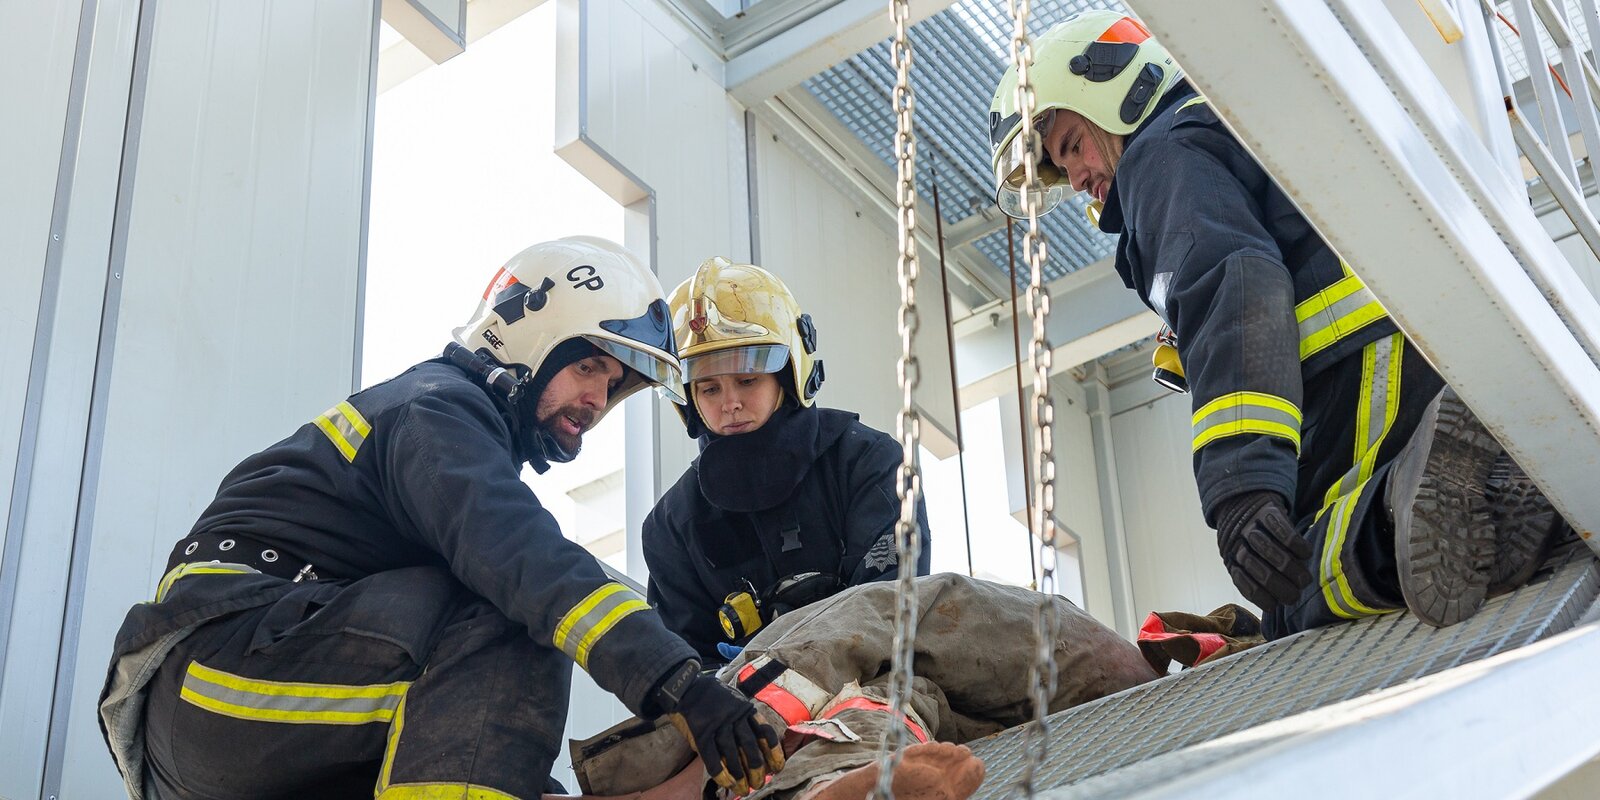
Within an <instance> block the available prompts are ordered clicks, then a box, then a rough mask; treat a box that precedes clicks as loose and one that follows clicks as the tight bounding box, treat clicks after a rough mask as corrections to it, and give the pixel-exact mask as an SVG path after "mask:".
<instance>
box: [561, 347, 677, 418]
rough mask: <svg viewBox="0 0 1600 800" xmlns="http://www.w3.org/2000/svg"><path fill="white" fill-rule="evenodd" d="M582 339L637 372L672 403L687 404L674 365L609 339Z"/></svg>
mask: <svg viewBox="0 0 1600 800" xmlns="http://www.w3.org/2000/svg"><path fill="white" fill-rule="evenodd" d="M584 338H585V339H588V340H589V341H590V343H592V344H593V345H594V346H595V347H598V348H600V349H601V350H602V351H603V352H604V353H605V354H606V355H608V356H611V357H612V358H615V359H616V360H618V361H621V362H622V365H623V366H625V367H627V368H628V369H631V370H633V371H634V372H637V373H638V374H639V375H640V376H641V377H643V378H644V379H645V381H647V382H649V383H651V384H654V385H655V387H656V389H657V390H658V391H660V392H661V393H662V394H664V395H666V396H667V399H669V400H671V401H672V402H674V403H684V402H687V401H685V400H684V397H683V393H682V392H681V391H680V390H679V387H681V386H682V385H683V377H682V375H680V374H679V373H678V367H677V365H676V364H673V363H671V362H670V361H667V360H665V359H662V358H661V357H660V356H656V355H652V354H650V353H647V352H645V351H643V350H636V349H634V348H632V347H629V346H627V345H625V344H621V343H619V342H615V341H612V340H610V339H602V338H600V337H599V336H586V337H584Z"/></svg>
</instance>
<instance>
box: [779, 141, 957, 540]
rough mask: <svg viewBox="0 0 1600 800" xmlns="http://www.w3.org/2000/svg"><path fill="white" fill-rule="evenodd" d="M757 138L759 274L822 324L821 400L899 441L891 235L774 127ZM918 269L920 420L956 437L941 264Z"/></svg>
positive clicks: (925, 261)
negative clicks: (769, 274)
mask: <svg viewBox="0 0 1600 800" xmlns="http://www.w3.org/2000/svg"><path fill="white" fill-rule="evenodd" d="M756 132H757V135H756V152H757V158H758V160H757V164H758V167H757V174H756V186H757V189H758V191H759V192H760V199H759V207H760V209H761V220H760V232H761V260H762V266H765V267H767V268H769V269H771V270H773V271H774V272H776V273H777V274H778V275H779V276H780V277H782V278H783V279H784V282H785V283H787V284H788V285H789V289H790V290H791V291H793V292H794V294H795V296H796V297H797V298H799V300H800V303H801V305H802V307H803V308H805V310H806V311H807V312H808V313H810V314H811V316H812V318H813V319H814V320H815V321H816V323H817V338H818V354H819V355H820V356H821V357H822V359H823V362H824V363H825V364H826V365H827V366H826V369H827V382H826V383H825V384H823V388H822V392H821V394H819V395H818V402H819V403H820V404H822V405H824V406H829V407H833V408H843V409H849V410H851V411H855V412H858V413H860V414H861V420H862V422H865V423H866V424H868V425H871V426H872V427H874V428H878V429H879V430H883V431H887V432H889V433H890V434H891V435H892V434H893V433H894V429H895V416H896V415H897V414H898V413H899V411H900V389H899V383H898V380H897V377H896V375H897V373H896V361H897V360H898V359H899V357H900V338H899V332H898V323H897V316H898V309H899V305H900V284H899V278H898V273H897V259H898V252H899V251H898V249H897V245H896V243H895V237H894V234H893V232H892V231H890V230H888V229H886V227H885V226H884V224H883V223H882V222H881V221H880V220H879V219H878V218H877V217H878V216H879V215H881V212H879V211H878V210H877V209H875V208H873V207H871V206H868V205H866V204H865V203H863V202H862V201H861V199H860V198H857V197H850V196H846V195H844V194H841V193H840V192H839V190H838V189H836V188H834V186H833V184H831V183H829V182H828V181H827V180H826V179H825V178H824V177H823V176H822V175H820V174H818V172H817V170H816V168H814V167H813V166H812V165H811V164H810V163H809V162H807V161H806V160H805V159H803V158H801V156H800V155H799V154H798V153H796V152H795V151H793V150H792V149H790V148H789V146H788V145H786V144H784V143H783V142H782V141H781V140H777V139H775V137H774V135H773V132H772V130H771V129H770V128H768V127H767V126H765V125H761V124H757V127H756ZM921 264H922V273H921V277H920V278H919V279H918V281H917V303H918V313H919V316H920V319H921V323H920V329H919V332H918V334H917V340H916V352H917V358H918V361H919V363H920V364H921V365H922V379H921V386H920V388H919V391H918V393H917V398H916V399H917V404H918V406H919V408H920V409H921V410H922V411H923V413H925V414H926V415H928V416H929V417H931V418H932V420H933V421H936V422H937V423H938V424H939V425H940V426H941V427H943V428H944V429H945V430H947V431H952V432H953V431H954V430H955V427H954V417H955V406H954V403H953V402H952V400H951V394H950V357H949V353H948V345H947V341H948V340H947V338H946V326H945V320H944V307H943V297H942V295H941V293H940V286H939V275H938V268H939V261H938V258H937V256H936V255H934V254H931V253H927V252H923V253H922V255H921ZM924 430H925V431H926V426H924ZM947 527H948V526H947Z"/></svg>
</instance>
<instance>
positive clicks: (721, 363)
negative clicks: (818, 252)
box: [669, 256, 823, 436]
mask: <svg viewBox="0 0 1600 800" xmlns="http://www.w3.org/2000/svg"><path fill="white" fill-rule="evenodd" d="M669 305H670V306H671V307H672V328H673V333H674V338H676V340H677V342H678V358H679V360H680V361H681V362H682V364H683V377H684V384H685V387H684V392H683V394H684V395H685V396H691V395H690V392H689V384H692V383H694V381H696V380H699V379H701V378H710V377H713V376H716V375H730V374H745V375H748V374H754V373H763V372H765V373H782V374H783V375H785V376H787V378H786V379H785V380H783V381H780V383H783V384H784V388H785V391H788V392H791V394H792V397H793V398H794V400H795V402H797V403H798V404H800V405H801V406H802V407H805V406H810V405H811V404H812V403H813V402H814V401H815V398H816V396H817V390H818V389H820V388H821V387H822V379H823V370H822V360H821V359H819V358H817V357H816V355H815V354H816V351H817V328H816V326H815V325H814V324H812V322H811V315H810V314H806V313H803V312H801V310H800V304H799V303H797V302H796V301H795V299H794V295H793V294H791V293H790V292H789V287H787V286H785V285H784V283H783V281H782V280H780V279H779V278H778V276H776V275H773V274H772V273H770V272H768V271H766V270H764V269H762V268H760V267H758V266H755V265H754V264H735V263H733V262H731V261H729V260H728V259H726V258H723V257H721V256H717V257H714V258H711V259H708V260H706V261H705V262H704V263H702V264H701V265H700V268H699V269H698V270H696V271H695V274H694V276H693V277H691V278H689V279H688V280H686V281H684V282H683V283H680V284H678V288H676V289H673V290H672V297H671V300H670V301H669ZM678 411H679V413H680V414H683V415H684V423H685V425H687V426H688V427H689V433H690V435H691V436H693V435H697V434H698V430H697V429H698V427H699V413H698V412H697V411H696V410H695V408H694V404H693V403H692V402H689V403H680V404H679V406H678Z"/></svg>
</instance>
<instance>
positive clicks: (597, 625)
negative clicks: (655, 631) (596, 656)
mask: <svg viewBox="0 0 1600 800" xmlns="http://www.w3.org/2000/svg"><path fill="white" fill-rule="evenodd" d="M649 608H650V604H649V603H646V602H645V600H644V598H643V597H640V596H639V594H638V593H637V592H635V591H633V590H632V589H629V588H628V587H626V586H623V585H622V584H620V583H616V582H615V581H612V582H608V583H604V584H601V586H600V588H598V589H595V590H594V591H592V592H590V593H589V596H588V597H585V598H583V600H582V601H581V602H579V603H578V604H577V605H575V606H573V607H572V610H571V611H568V612H567V613H566V616H564V617H562V618H561V622H560V623H559V624H557V625H556V631H555V635H554V636H553V637H551V639H552V641H553V642H554V643H555V646H556V647H557V648H558V649H560V650H561V651H562V652H564V653H566V654H567V655H568V656H570V657H571V658H572V660H573V661H576V662H578V666H580V667H583V668H584V669H588V668H589V651H590V650H593V649H594V645H595V643H596V642H598V641H600V638H601V637H603V636H605V635H606V634H607V633H609V632H610V631H611V629H612V628H614V627H616V624H617V623H618V622H621V621H622V618H623V617H626V616H628V615H629V614H632V613H634V612H636V611H647V610H649Z"/></svg>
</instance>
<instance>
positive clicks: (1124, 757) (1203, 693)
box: [972, 542, 1600, 800]
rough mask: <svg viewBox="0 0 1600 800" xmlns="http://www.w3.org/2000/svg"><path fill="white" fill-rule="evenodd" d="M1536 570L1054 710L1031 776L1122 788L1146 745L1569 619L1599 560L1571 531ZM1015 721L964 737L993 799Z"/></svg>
mask: <svg viewBox="0 0 1600 800" xmlns="http://www.w3.org/2000/svg"><path fill="white" fill-rule="evenodd" d="M1542 573H1543V574H1542V576H1541V577H1536V578H1535V580H1534V581H1533V582H1531V583H1529V584H1528V585H1527V586H1524V587H1523V588H1521V589H1519V590H1517V591H1515V592H1513V593H1511V594H1508V595H1505V596H1502V597H1500V598H1497V599H1495V600H1491V601H1489V603H1488V604H1487V605H1485V606H1484V608H1483V610H1482V611H1480V612H1478V614H1477V616H1475V617H1473V618H1472V619H1470V620H1467V621H1466V622H1463V623H1460V624H1458V625H1455V626H1452V627H1449V628H1443V629H1434V628H1430V627H1427V626H1426V625H1424V624H1422V623H1421V622H1419V621H1418V620H1417V619H1416V618H1415V617H1412V616H1411V615H1410V614H1392V615H1388V616H1383V617H1372V618H1368V619H1365V620H1359V621H1356V622H1350V623H1345V624H1342V625H1333V626H1329V627H1326V628H1320V629H1317V630H1313V631H1308V632H1305V633H1302V634H1298V635H1296V636H1291V637H1289V638H1287V639H1281V640H1279V641H1276V642H1272V643H1270V644H1267V645H1263V646H1260V647H1256V648H1253V649H1250V650H1246V651H1245V652H1243V653H1240V654H1238V655H1235V656H1231V657H1228V658H1224V659H1222V660H1220V661H1217V662H1215V663H1213V664H1208V665H1206V666H1203V667H1200V668H1198V669H1192V670H1188V671H1185V672H1182V673H1179V674H1177V675H1172V676H1169V677H1166V678H1163V679H1161V680H1158V681H1155V682H1153V683H1147V684H1145V685H1143V686H1139V687H1136V688H1133V689H1129V690H1127V691H1124V692H1120V693H1118V694H1115V695H1112V696H1110V697H1106V698H1102V699H1101V700H1098V701H1096V702H1093V703H1088V704H1086V705H1082V706H1078V707H1076V708H1071V709H1068V710H1066V711H1062V712H1060V713H1057V714H1054V715H1052V716H1051V718H1050V726H1051V730H1052V731H1053V732H1054V735H1053V740H1052V742H1051V745H1050V752H1051V754H1052V755H1051V756H1049V757H1048V758H1047V759H1046V761H1045V763H1044V764H1043V765H1042V766H1041V774H1040V776H1039V777H1038V779H1037V781H1036V784H1035V785H1036V786H1037V787H1038V788H1039V789H1040V790H1049V789H1061V788H1063V787H1069V786H1073V785H1075V784H1081V783H1083V782H1085V781H1090V780H1092V779H1096V778H1097V777H1100V776H1108V775H1109V773H1112V772H1113V771H1116V770H1120V769H1122V768H1127V769H1126V770H1124V771H1123V772H1119V773H1118V774H1117V776H1115V777H1107V778H1105V780H1110V781H1115V782H1117V783H1118V785H1119V786H1120V788H1121V789H1122V790H1130V788H1131V787H1130V785H1132V786H1146V787H1147V786H1148V785H1151V784H1154V783H1159V782H1160V781H1161V780H1162V779H1163V775H1161V774H1145V773H1144V772H1141V770H1142V767H1141V764H1142V763H1143V762H1148V761H1149V760H1151V759H1154V758H1156V757H1157V756H1160V755H1163V754H1167V753H1175V752H1177V751H1180V750H1183V749H1185V748H1189V747H1193V746H1198V745H1203V744H1205V743H1206V742H1210V741H1213V740H1215V739H1218V738H1221V737H1223V736H1227V735H1229V734H1233V733H1237V732H1239V731H1243V730H1246V729H1249V728H1253V727H1255V726H1257V725H1261V724H1265V723H1267V722H1272V721H1274V720H1279V719H1284V718H1286V717H1289V716H1292V715H1295V714H1299V713H1302V712H1305V711H1309V710H1312V709H1315V708H1321V707H1324V706H1329V705H1333V704H1335V703H1339V702H1343V701H1345V700H1350V699H1353V698H1356V697H1360V696H1363V695H1366V694H1370V693H1372V692H1376V691H1379V690H1381V689H1386V688H1389V687H1391V686H1398V685H1400V684H1402V683H1406V682H1408V681H1412V680H1416V679H1419V678H1423V677H1426V676H1428V675H1432V674H1434V673H1438V672H1442V671H1444V670H1447V669H1450V668H1452V667H1455V666H1459V665H1461V664H1465V663H1468V662H1471V661H1477V660H1480V659H1484V658H1488V657H1490V656H1493V655H1496V654H1498V653H1502V652H1505V651H1507V650H1512V649H1515V648H1517V647H1522V646H1523V645H1527V644H1532V643H1533V642H1536V641H1539V640H1541V639H1544V638H1546V637H1548V636H1551V635H1554V634H1556V633H1559V632H1561V631H1564V630H1567V629H1569V628H1571V627H1573V626H1574V625H1575V624H1577V623H1578V621H1579V619H1580V618H1581V617H1582V616H1583V615H1584V614H1585V612H1586V611H1588V610H1589V609H1590V608H1591V607H1593V605H1594V603H1595V601H1596V597H1597V595H1600V564H1597V562H1596V561H1595V560H1594V558H1593V557H1592V556H1591V555H1590V553H1589V551H1588V548H1587V547H1585V546H1584V545H1583V544H1582V543H1579V542H1572V543H1571V544H1570V545H1568V546H1566V547H1565V548H1563V549H1562V550H1561V552H1559V553H1558V554H1556V555H1555V556H1553V557H1552V558H1551V559H1550V561H1549V562H1547V563H1546V567H1545V570H1543V571H1542ZM1023 730H1024V729H1023V728H1020V727H1019V728H1012V729H1011V730H1008V731H1003V732H1001V733H998V734H995V735H994V736H991V737H989V738H986V739H980V740H978V741H977V742H974V743H972V751H973V753H974V754H976V755H977V756H979V757H980V758H982V759H983V760H984V762H985V765H986V767H987V776H986V777H985V779H984V783H983V785H982V786H981V787H980V788H979V789H978V793H977V795H975V797H976V798H977V799H978V800H991V799H993V800H998V799H999V798H1004V797H1009V796H1011V794H1012V793H1013V792H1014V785H1015V783H1016V781H1017V779H1018V778H1019V776H1020V774H1021V770H1022V767H1023V762H1024V759H1025V755H1026V754H1025V749H1026V748H1025V742H1024V738H1023ZM1157 773H1159V770H1157ZM1165 777H1171V776H1170V775H1167V776H1165ZM1123 784H1130V785H1123ZM1094 786H1095V787H1096V788H1095V790H1094V791H1091V790H1090V787H1089V785H1087V784H1086V785H1084V786H1083V787H1082V788H1083V789H1084V794H1086V795H1092V796H1102V795H1103V796H1121V795H1123V794H1127V793H1131V791H1118V790H1114V789H1112V788H1111V787H1108V786H1105V785H1103V784H1101V783H1100V782H1098V781H1097V782H1096V783H1095V784H1094ZM1069 794H1072V795H1073V796H1077V793H1069Z"/></svg>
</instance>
